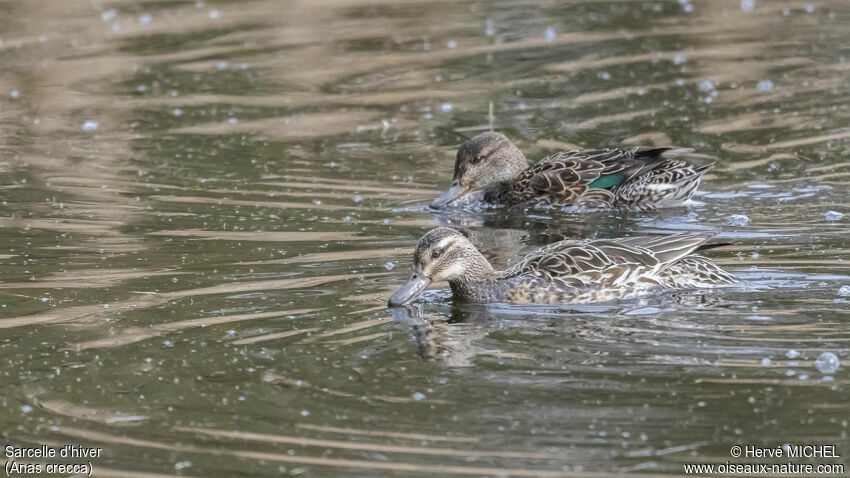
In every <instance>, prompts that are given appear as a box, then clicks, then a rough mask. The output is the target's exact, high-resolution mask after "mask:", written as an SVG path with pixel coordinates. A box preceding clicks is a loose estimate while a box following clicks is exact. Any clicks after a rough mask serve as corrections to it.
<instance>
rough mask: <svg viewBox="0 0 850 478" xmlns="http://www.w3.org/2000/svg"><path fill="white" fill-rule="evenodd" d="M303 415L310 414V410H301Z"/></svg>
mask: <svg viewBox="0 0 850 478" xmlns="http://www.w3.org/2000/svg"><path fill="white" fill-rule="evenodd" d="M301 416H302V417H307V416H310V412H308V411H307V410H301Z"/></svg>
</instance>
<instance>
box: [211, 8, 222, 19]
mask: <svg viewBox="0 0 850 478" xmlns="http://www.w3.org/2000/svg"><path fill="white" fill-rule="evenodd" d="M220 16H221V14H220V13H219V12H218V10H210V18H212V19H213V20H215V19H216V18H218V17H220Z"/></svg>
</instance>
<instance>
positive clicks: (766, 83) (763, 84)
mask: <svg viewBox="0 0 850 478" xmlns="http://www.w3.org/2000/svg"><path fill="white" fill-rule="evenodd" d="M756 89H757V90H759V91H770V90H772V89H773V82H772V81H770V80H761V81H759V82H758V83H757V84H756Z"/></svg>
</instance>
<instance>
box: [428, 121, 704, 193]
mask: <svg viewBox="0 0 850 478" xmlns="http://www.w3.org/2000/svg"><path fill="white" fill-rule="evenodd" d="M689 152H692V150H690V149H671V148H658V149H649V150H639V149H638V148H631V149H584V150H575V151H562V152H559V153H556V154H553V155H551V156H548V157H546V158H544V159H543V160H542V161H540V162H539V163H537V164H535V165H534V166H528V161H527V160H526V159H525V156H524V155H523V154H522V151H520V150H519V148H517V146H516V145H515V144H513V143H512V142H511V141H510V140H509V139H508V138H507V137H505V136H504V135H502V134H499V133H482V134H479V135H478V136H475V137H474V138H472V139H470V140H468V141H466V142H465V143H464V144H463V145H461V147H460V148H459V149H458V152H457V158H456V160H455V168H454V177H453V178H452V184H451V187H450V188H449V189H447V190H446V191H444V192H443V193H442V194H441V195H440V196H439V197H438V198H437V199H435V200H434V201H433V202H432V203H431V207H432V208H433V209H440V208H443V207H446V206H448V205H450V204H453V203H456V202H457V201H458V200H459V199H461V198H463V197H464V196H467V195H468V194H470V193H472V192H475V191H479V192H481V195H480V197H479V199H478V200H479V201H480V202H482V203H484V204H494V205H508V206H510V205H517V204H522V205H528V206H549V207H572V208H578V209H612V208H625V209H632V210H649V209H655V208H659V207H670V206H678V205H682V204H683V203H685V202H686V201H688V200H689V199H690V198H691V196H692V195H693V194H694V191H696V189H697V187H698V186H699V183H700V180H701V179H702V176H703V174H705V172H706V171H708V170H709V169H710V168H711V165H707V166H699V167H697V166H693V165H691V164H689V163H687V162H685V161H682V160H680V159H678V158H679V157H680V156H682V155H684V154H686V153H689Z"/></svg>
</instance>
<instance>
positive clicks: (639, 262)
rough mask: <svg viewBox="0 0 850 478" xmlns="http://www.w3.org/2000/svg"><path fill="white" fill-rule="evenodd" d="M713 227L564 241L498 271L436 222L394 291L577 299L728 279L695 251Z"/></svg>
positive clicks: (401, 295) (406, 297)
mask: <svg viewBox="0 0 850 478" xmlns="http://www.w3.org/2000/svg"><path fill="white" fill-rule="evenodd" d="M714 235H715V233H713V232H698V233H687V234H676V235H672V236H658V237H629V238H623V239H616V240H615V239H598V240H581V241H560V242H556V243H554V244H550V245H549V246H546V247H544V248H542V249H539V250H537V251H535V252H533V253H531V254H529V255H527V256H526V257H524V258H523V259H522V260H520V261H519V262H518V263H517V264H515V265H514V266H512V267H510V268H508V269H505V270H503V271H496V270H494V269H493V267H492V266H491V265H490V263H489V262H488V261H487V259H485V258H484V256H483V255H481V253H480V252H478V250H477V249H476V248H475V246H473V245H472V243H470V242H469V240H468V239H466V237H464V236H463V235H462V234H461V233H459V232H458V231H456V230H454V229H451V228H447V227H438V228H436V229H432V230H431V231H429V232H428V233H426V234H425V235H424V236H422V238H421V239H420V240H419V243H418V244H417V246H416V251H415V253H414V259H413V274H412V275H411V278H410V280H408V282H407V283H406V284H404V285H403V286H402V287H401V288H400V289H399V290H398V291H397V292H396V293H395V294H393V297H392V298H391V299H390V305H404V304H407V303H409V302H411V301H412V300H413V299H415V298H416V297H417V296H418V295H419V294H421V293H422V292H423V291H424V290H425V288H426V287H427V286H428V285H429V284H430V283H431V282H432V281H441V280H446V281H448V282H449V285H450V286H451V289H452V292H453V293H454V296H455V298H458V299H461V300H467V301H472V302H510V303H578V302H595V301H604V300H611V299H616V298H630V297H634V296H637V295H642V294H646V293H650V292H653V291H658V290H664V289H689V288H703V287H717V286H728V285H731V284H735V283H737V280H736V279H735V277H734V276H733V275H731V274H729V273H728V272H726V271H724V270H723V269H721V268H719V267H718V266H717V265H715V264H714V263H713V262H712V261H711V260H710V259H708V258H706V257H702V256H699V255H692V253H693V252H695V251H698V250H700V249H704V248H708V247H710V246H705V242H706V241H707V240H708V239H710V238H711V237H713V236H714Z"/></svg>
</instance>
